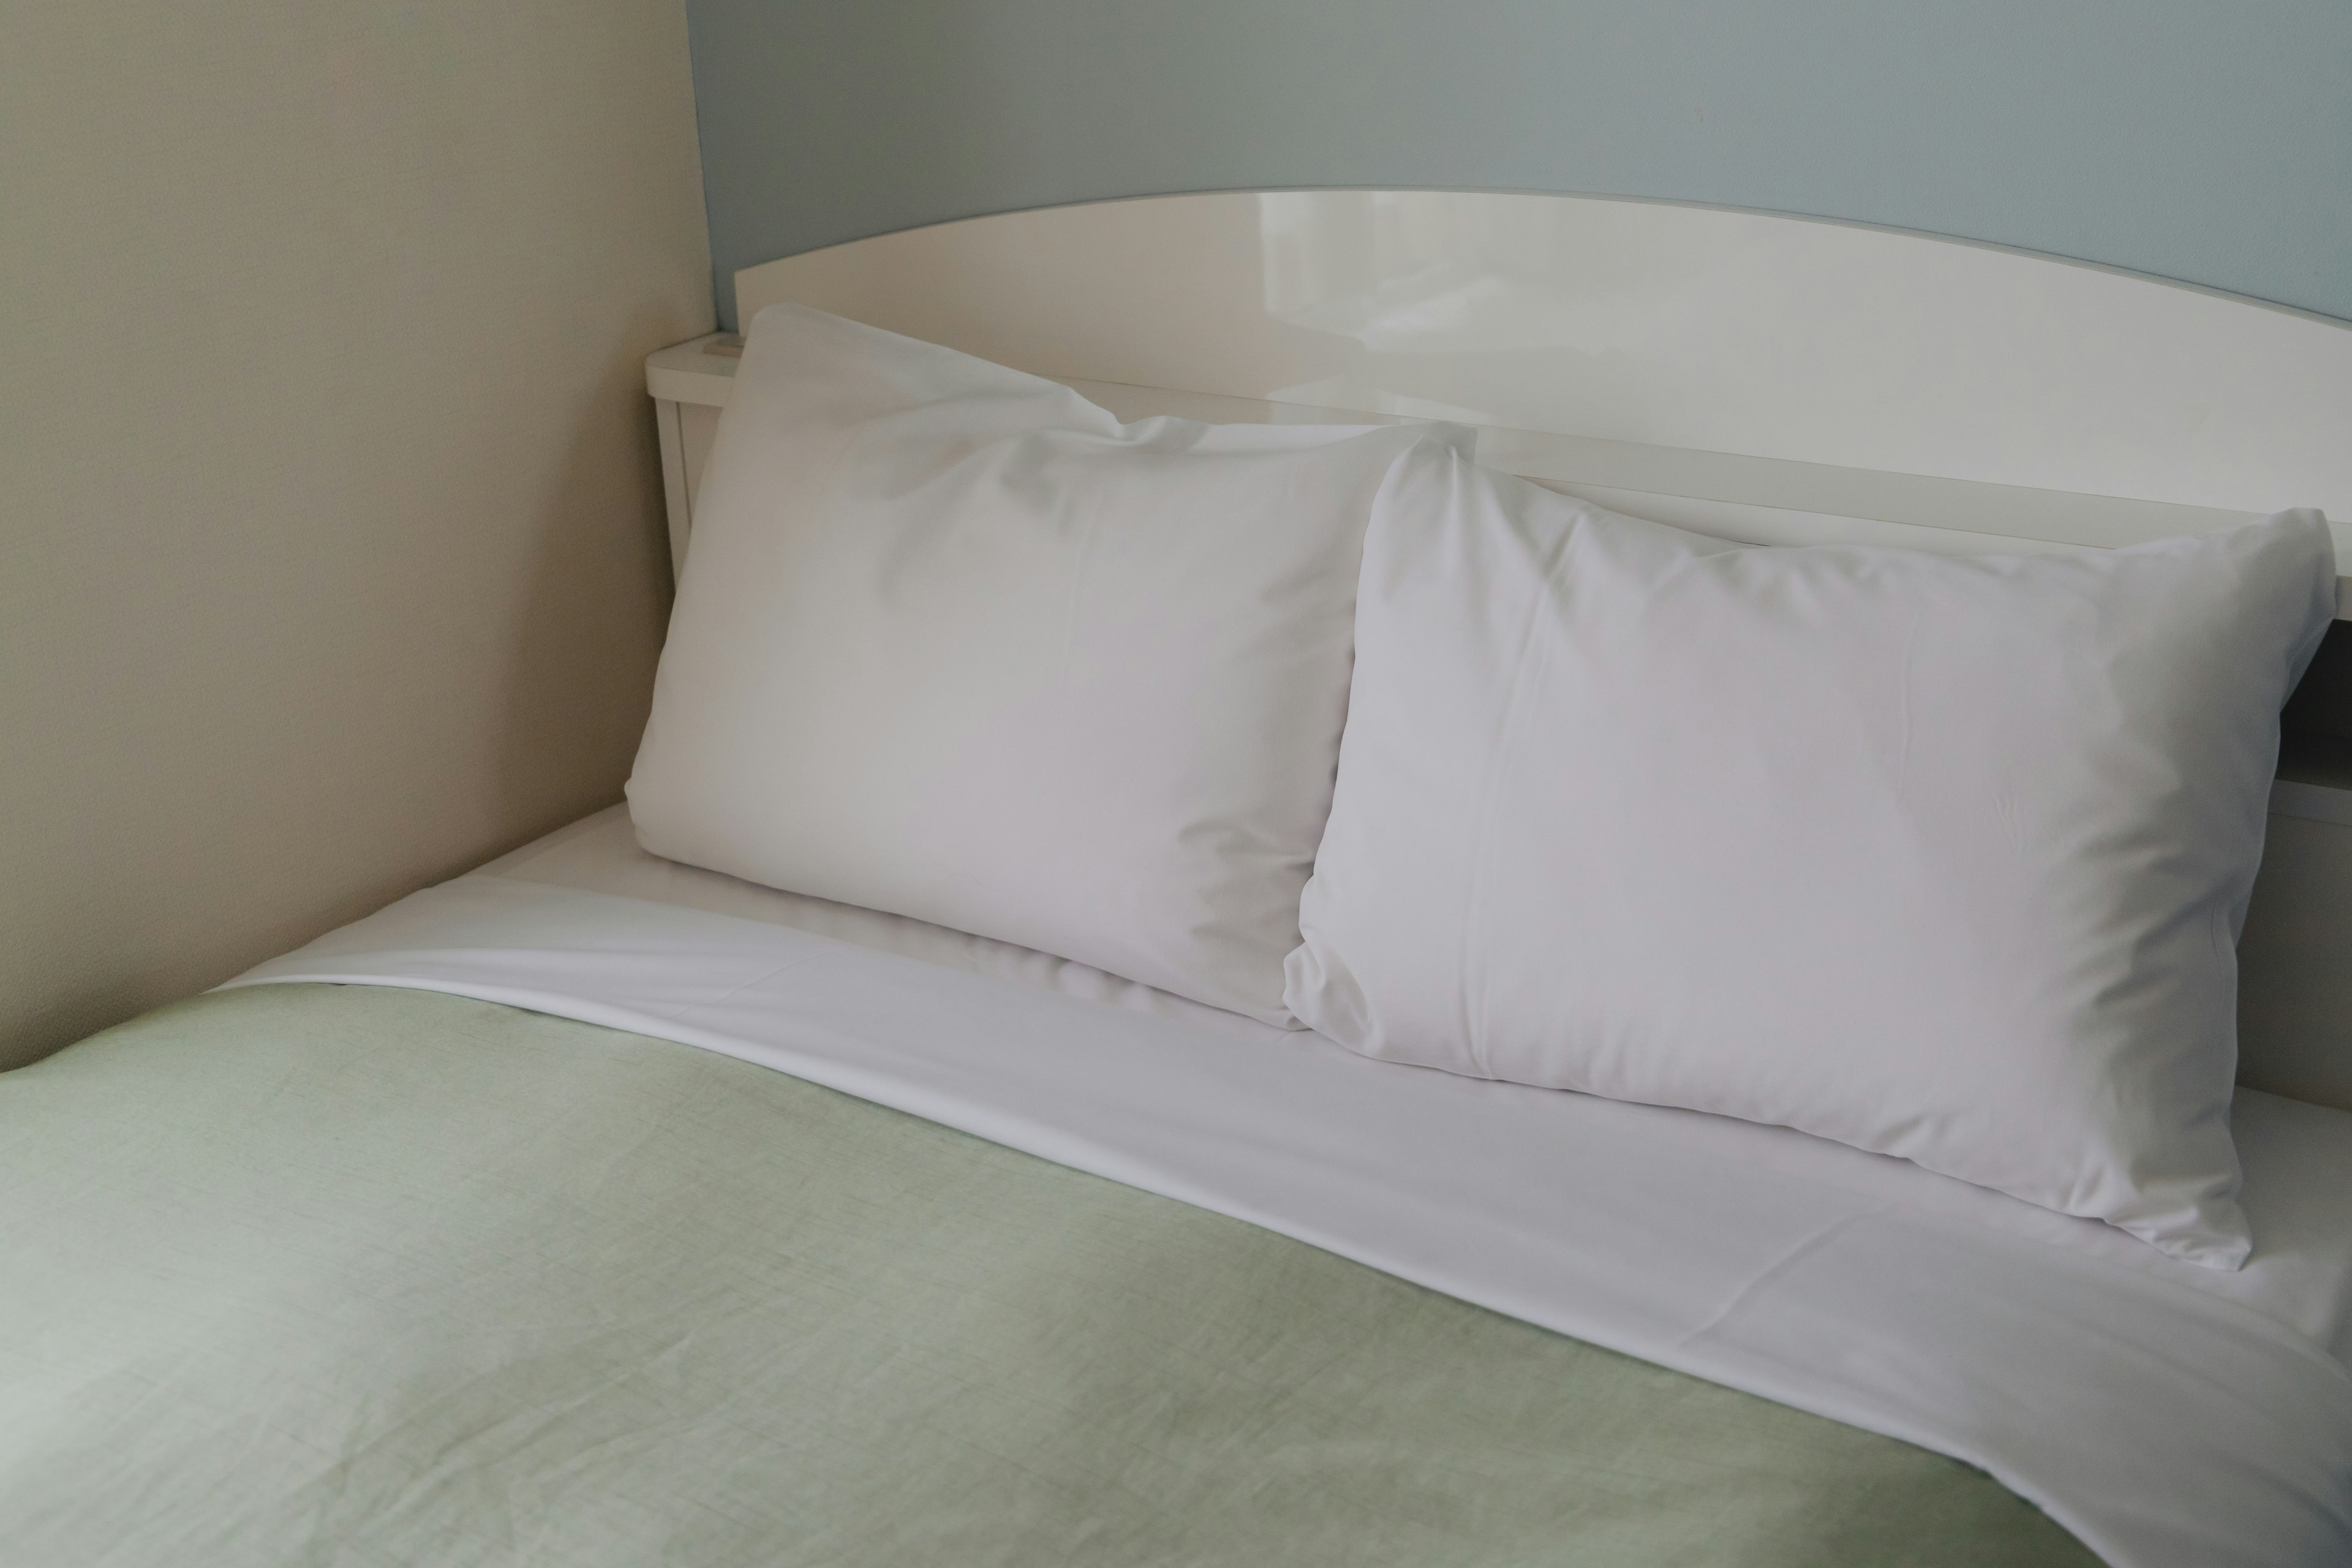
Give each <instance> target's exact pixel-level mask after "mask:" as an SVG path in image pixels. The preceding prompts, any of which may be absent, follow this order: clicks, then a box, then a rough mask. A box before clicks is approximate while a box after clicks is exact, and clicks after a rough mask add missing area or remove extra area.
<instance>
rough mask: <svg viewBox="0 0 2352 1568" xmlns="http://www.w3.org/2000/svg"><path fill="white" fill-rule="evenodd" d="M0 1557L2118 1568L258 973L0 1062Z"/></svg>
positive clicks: (497, 1022)
mask: <svg viewBox="0 0 2352 1568" xmlns="http://www.w3.org/2000/svg"><path fill="white" fill-rule="evenodd" d="M0 1182H5V1187H0V1563H5V1564H8V1565H9V1568H16V1565H19V1564H23V1565H26V1568H36V1565H37V1568H70V1565H78V1564H100V1563H102V1564H107V1565H109V1568H118V1565H130V1564H147V1563H155V1564H165V1563H168V1564H173V1565H175V1568H179V1565H186V1568H197V1565H212V1564H244V1563H270V1564H291V1563H352V1564H362V1563H364V1564H394V1563H416V1564H433V1565H436V1568H446V1565H457V1564H467V1563H548V1564H563V1565H566V1568H603V1565H607V1564H610V1565H615V1568H617V1565H621V1564H629V1565H633V1568H635V1565H646V1564H655V1563H668V1564H691V1565H695V1568H703V1565H717V1564H728V1565H735V1564H762V1565H765V1564H815V1563H825V1564H836V1563H837V1564H857V1565H860V1568H865V1565H881V1564H955V1565H956V1568H973V1565H979V1564H988V1563H1004V1564H1019V1565H1022V1568H1044V1565H1049V1564H1065V1563H1066V1564H1086V1565H1089V1568H1091V1565H1097V1564H1099V1565H1105V1568H1108V1565H1118V1564H1137V1563H1167V1564H1177V1563H1183V1564H1193V1563H1220V1564H1222V1563H1231V1564H1250V1565H1254V1568H1255V1565H1261V1564H1264V1565H1286V1564H1321V1563H1335V1564H1337V1563H1344V1564H1349V1565H1350V1568H1353V1565H1359V1564H1363V1565H1369V1564H1381V1563H1400V1564H1413V1565H1416V1568H1422V1565H1434V1564H1445V1563H1478V1564H1499V1563H1528V1564H1533V1563H1560V1564H1578V1565H1598V1564H1617V1563H1623V1564H1641V1565H1643V1568H1661V1565H1665V1564H1682V1563H1707V1564H1715V1563H1740V1564H1790V1565H1792V1568H1793V1565H1800V1564H1801V1565H1803V1568H1834V1565H1837V1564H1871V1565H1873V1568H1885V1565H1893V1564H1903V1563H1937V1564H1969V1565H1972V1568H2000V1565H2007V1564H2022V1563H2088V1562H2091V1561H2093V1559H2092V1558H2091V1555H2090V1553H2089V1552H2087V1551H2086V1550H2085V1549H2084V1548H2083V1547H2082V1546H2081V1545H2079V1544H2078V1543H2076V1542H2074V1540H2073V1538H2072V1537H2070V1536H2068V1535H2067V1534H2066V1533H2065V1532H2064V1531H2063V1530H2061V1529H2060V1528H2059V1527H2058V1526H2057V1525H2056V1524H2054V1523H2053V1522H2052V1521H2050V1520H2048V1519H2047V1518H2046V1517H2044V1516H2043V1515H2042V1514H2041V1513H2039V1512H2037V1511H2036V1510H2033V1509H2032V1508H2031V1507H2030V1506H2028V1505H2027V1504H2025V1503H2023V1502H2021V1501H2020V1500H2017V1499H2016V1498H2015V1497H2013V1496H2011V1494H2010V1493H2009V1492H2007V1491H2006V1490H2004V1489H2002V1488H2001V1487H2000V1486H1999V1485H1998V1484H1997V1483H1995V1482H1993V1481H1992V1480H1990V1479H1988V1478H1986V1477H1985V1476H1983V1475H1981V1474H1979V1472H1977V1471H1975V1470H1972V1469H1970V1468H1967V1467H1965V1466H1963V1465H1960V1464H1958V1463H1956V1462H1954V1461H1952V1460H1949V1459H1945V1458H1938V1457H1937V1456H1935V1455H1933V1454H1929V1453H1927V1452H1925V1451H1924V1450H1921V1449H1918V1448H1915V1447H1909V1446H1907V1445H1906V1444H1903V1443H1899V1442H1895V1441H1893V1440H1891V1439H1888V1438H1885V1437H1879V1436H1872V1435H1870V1434H1867V1433H1864V1432H1861V1431H1858V1430H1856V1429H1854V1428H1852V1427H1847V1426H1839V1425H1837V1424H1836V1423H1834V1422H1830V1421H1825V1420H1822V1419H1820V1418H1818V1417H1815V1416H1811V1415H1803V1414H1801V1413H1799V1412H1797V1411H1794V1410H1791V1409H1788V1408H1785V1407H1783V1406H1780V1405H1772V1404H1769V1403H1767V1402H1765V1401H1763V1400H1759V1399H1756V1398H1752V1397H1749V1396H1748V1395H1746V1394H1738V1393H1734V1392H1732V1391H1730V1390H1728V1389H1725V1388H1721V1387H1717V1386H1716V1385H1714V1384H1707V1383H1704V1382H1700V1381H1698V1380H1696V1379H1694V1378H1691V1377H1687V1376H1684V1375H1682V1374H1680V1373H1672V1372H1667V1371H1664V1370H1663V1369H1660V1368H1658V1367H1654V1366H1651V1365H1648V1364H1646V1363H1642V1362H1637V1361H1633V1360H1629V1359H1627V1358H1625V1357H1622V1356H1619V1355H1615V1354H1612V1353H1611V1352H1606V1351H1601V1350H1598V1349H1595V1348H1593V1347H1591V1346H1590V1345H1586V1344H1582V1343H1580V1342H1576V1341H1573V1340H1569V1339H1565V1338H1562V1337H1560V1336H1559V1335H1557V1334H1553V1333H1549V1332H1547V1331H1543V1330H1540V1329H1536V1328H1531V1327H1528V1325H1526V1324H1522V1323H1519V1322H1516V1321H1511V1320H1509V1319H1507V1318H1502V1317H1498V1316H1496V1315H1495V1314H1493V1313H1491V1312H1487V1311H1485V1310H1480V1309H1478V1308H1475V1307H1471V1306H1467V1305H1465V1304H1463V1303H1461V1302H1459V1301H1455V1300H1450V1299H1448V1298H1446V1297H1444V1296H1440V1295H1437V1294H1435V1293H1433V1292H1432V1291H1429V1290H1425V1289H1421V1288H1420V1287H1418V1286H1414V1285H1410V1284H1406V1283H1403V1282H1402V1281H1400V1280H1397V1279H1391V1278H1389V1277H1387V1276H1385V1275H1382V1274H1380V1273H1378V1272H1376V1271H1374V1270H1371V1269H1369V1268H1362V1267H1360V1266H1359V1265H1357V1264H1354V1263H1349V1262H1347V1261H1344V1260H1342V1259H1340V1258H1335V1257H1333V1256H1331V1255H1329V1254H1327V1253H1323V1252H1319V1251H1318V1250H1316V1249H1315V1248H1313V1247H1307V1246H1305V1245H1303V1244H1301V1243H1298V1242H1295V1241H1290V1240H1286V1239H1285V1238H1283V1237H1277V1236H1275V1235H1272V1234H1270V1233H1268V1232H1265V1231H1262V1230H1259V1229H1256V1228H1255V1227H1254V1226H1249V1225H1245V1224H1243V1223H1241V1222H1239V1221H1236V1220H1232V1219H1227V1218H1224V1217H1223V1216H1220V1215H1213V1214H1210V1213H1207V1212H1205V1211H1202V1210H1200V1209H1195V1208H1192V1207H1188V1206H1187V1205H1182V1204H1180V1203H1176V1202H1173V1201H1171V1200H1169V1199H1165V1198H1160V1197H1156V1196H1152V1195H1150V1194H1145V1193H1142V1192H1139V1191H1136V1190H1133V1189H1131V1188H1128V1187H1123V1186H1119V1185H1118V1184H1114V1183H1110V1182H1107V1181H1103V1180H1101V1179H1099V1178H1097V1177H1094V1176H1089V1175H1085V1174H1081V1173H1077V1172H1074V1171H1070V1170H1066V1169H1064V1168H1062V1167H1060V1166H1056V1165H1053V1164H1049V1163H1045V1162H1044V1161H1041V1160H1037V1159H1034V1158H1032V1157H1030V1156H1028V1155H1025V1154H1021V1153H1017V1152H1013V1151H1011V1150H1007V1149H1003V1148H1000V1147H998V1146H996V1145H993V1144H991V1143H987V1142H981V1141H979V1140H977V1139H973V1138H970V1137H967V1136H964V1135H963V1134H961V1133H958V1132H953V1131H948V1130H946V1129H944V1128H941V1127H938V1126H935V1125H932V1124H931V1123H929V1122H925V1121H919V1120H916V1119H914V1118H910V1117H908V1116H904V1115H900V1114H898V1113H897V1112H894V1111H889V1110H881V1109H879V1108H877V1107H875V1106H872V1105H868V1104H866V1103H864V1102H862V1101H859V1100H851V1099H848V1098H846V1097H845V1096H842V1095H839V1094H836V1093H834V1092H832V1091H830V1090H827V1089H818V1088H815V1087H813V1086H811V1085H808V1084H804V1083H802V1082H799V1081H797V1080H795V1079H791V1078H787V1077H785V1076H783V1075H782V1074H781V1073H776V1072H772V1071H769V1070H766V1069H764V1068H758V1067H752V1066H749V1065H747V1064H744V1063H741V1062H737V1061H733V1060H730V1059H729V1058H724V1057H720V1056H716V1055H713V1054H710V1053H709V1052H704V1051H699V1050H696V1049H694V1048H692V1047H686V1046H680V1045H673V1044H670V1043H667V1042H664V1041H659V1040H653V1039H647V1038H645V1037H640V1036H635V1035H627V1034H621V1033H616V1032H614V1031H611V1030H605V1029H599V1028H596V1027H593V1026H589V1025H584V1024H577V1023H571V1022H566V1021H563V1020H561V1019H556V1018H551V1017H545V1016H539V1015H535V1014H530V1013H524V1012H520V1011H517V1010H514V1009H511V1008H507V1007H500V1006H497V1005H490V1004H487V1003H479V1002H470V1001H463V1000H459V999H457V998H453V997H447V996H439V995H433V994H424V993H419V992H408V991H394V990H375V989H368V988H361V987H349V988H346V987H336V986H315V985H300V986H266V987H260V988H257V989H252V990H245V991H237V992H231V993H226V994H215V995H209V996H204V997H199V998H197V999H196V1000H194V1001H192V1002H187V1003H184V1004H181V1005H177V1006H174V1007H169V1008H165V1009H164V1010H163V1011H162V1012H159V1013H155V1014H152V1015H151V1016H147V1017H145V1018H142V1019H140V1020H138V1021H136V1022H134V1023H131V1024H129V1025H126V1026H123V1027H121V1028H119V1029H115V1030H111V1031H110V1032H108V1033H107V1034H104V1035H100V1036H99V1037H96V1038H94V1039H92V1040H90V1041H88V1042H86V1043H85V1044H83V1045H80V1046H78V1047H74V1048H73V1049H71V1050H68V1051H66V1052H64V1053H63V1054H61V1055H59V1056H58V1057H56V1058H51V1059H50V1060H48V1061H47V1062H44V1063H41V1064H39V1065H38V1066H36V1067H32V1068H24V1069H21V1070H19V1071H17V1072H15V1073H10V1074H7V1075H5V1076H0Z"/></svg>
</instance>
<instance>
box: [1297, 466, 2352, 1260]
mask: <svg viewBox="0 0 2352 1568" xmlns="http://www.w3.org/2000/svg"><path fill="white" fill-rule="evenodd" d="M2334 599H2335V567H2334V561H2333V551H2332V548H2331V546H2330V543H2329V540H2328V535H2327V531H2326V525H2325V523H2324V522H2323V521H2321V520H2320V518H2319V517H2318V515H2317V514H2316V513H2314V512H2289V513H2284V514H2282V515H2280V516H2278V517H2275V518H2272V519H2269V520H2267V521H2263V522H2260V523H2256V524H2252V525H2251V526H2248V527H2244V528H2241V529H2238V530H2235V531H2231V532H2227V533H2222V534H2217V535H2214V536H2211V537H2207V538H2200V539H2182V540H2173V541H2168V542H2163V543H2158V544H2150V545H2143V546H2137V547H2134V548H2131V549H2127V550H2118V551H2116V552H2111V553H2100V554H2085V555H2080V556H2074V555H2034V556H2016V557H1985V556H1977V557H1946V556H1937V555H1929V554H1923V553H1915V552H1906V551H1892V550H1871V549H1850V548H1812V549H1759V548H1747V547H1741V546H1736V545H1728V544H1726V543H1724V542H1719V541H1717V540H1712V539H1706V538H1702V537H1699V536H1696V535H1693V534H1688V533H1685V532H1682V531H1679V530H1676V529H1671V528H1664V527H1659V526H1655V525H1653V524H1649V523H1643V522H1638V521H1633V520H1631V519H1628V518H1622V517H1617V516H1614V515H1612V514H1610V513H1607V512H1603V511H1600V510H1595V509H1592V508H1590V507H1587V506H1584V505H1582V504H1580V503H1579V502H1576V501H1573V500H1569V499H1567V498H1565V497H1562V496H1559V495H1555V494H1553V493H1551V492H1549V491H1547V490H1542V489H1537V488H1535V487H1534V486H1531V485H1528V484H1524V483H1522V482H1520V481H1518V480H1516V479H1509V478H1507V477H1504V476H1498V475H1493V474H1489V473H1486V472H1485V471H1484V470H1481V469H1479V468H1475V466H1474V465H1472V464H1470V463H1467V462H1464V461H1461V460H1459V459H1458V458H1454V457H1452V456H1450V455H1448V454H1444V453H1431V454H1427V455H1425V456H1424V455H1416V456H1415V457H1414V458H1412V459H1409V460H1408V461H1407V462H1406V463H1405V464H1403V465H1401V466H1400V468H1398V470H1397V472H1396V473H1395V474H1394V475H1393V476H1392V477H1391V481H1390V483H1389V485H1388V487H1387V488H1386V489H1384V490H1383V491H1382V493H1381V498H1380V500H1379V502H1378V504H1377V506H1376V508H1375V513H1374V518H1373V522H1372V527H1371V531H1370V535H1369V536H1368V539H1367V542H1366V544H1365V559H1364V568H1363V581H1362V585H1361V589H1360V595H1359V605H1358V611H1357V632H1356V639H1357V663H1356V674H1355V683H1354V690H1353V697H1352V700H1351V707H1350V709H1349V717H1348V725H1347V733H1346V738H1345V741H1344V742H1343V745H1342V748H1341V752H1340V765H1339V784H1338V791H1337V795H1336V798H1335V801H1334V804H1333V807H1332V814H1331V819H1330V823H1329V826H1328V831H1327V832H1326V833H1325V835H1324V838H1323V843H1322V847H1321V851H1320V853H1319V854H1318V858H1317V860H1316V865H1315V875H1314V879H1313V880H1312V881H1311V882H1309V883H1308V885H1307V890H1306V893H1305V896H1304V900H1303V907H1302V910H1301V919H1300V924H1301V926H1302V928H1303V931H1304V942H1303V943H1302V945H1301V946H1300V947H1299V949H1298V951H1297V952H1296V953H1294V954H1293V955H1292V956H1291V959H1290V966H1289V987H1288V991H1287V993H1286V995H1287V999H1288V1001H1289V1003H1290V1005H1291V1007H1292V1009H1293V1010H1294V1011H1295V1012H1296V1013H1297V1016H1299V1017H1300V1018H1302V1019H1304V1020H1305V1021H1306V1022H1307V1023H1308V1024H1309V1025H1311V1026H1314V1027H1316V1028H1318V1029H1320V1030H1322V1031H1323V1032H1324V1033H1326V1034H1328V1035H1330V1036H1331V1037H1334V1038H1336V1039H1338V1040H1339V1041H1341V1042H1342V1043H1344V1044H1346V1045H1349V1046H1351V1047H1355V1048H1356V1049H1358V1050H1360V1051H1363V1052H1366V1053H1368V1054H1370V1055H1372V1056H1376V1057H1382V1058H1388V1059H1391V1060H1395V1061H1403V1062H1415V1063H1420V1064H1423V1065H1425V1066H1429V1067H1437V1068H1446V1069H1448V1070H1451V1071H1454V1072H1459V1073H1467V1074H1474V1075H1476V1076H1479V1077H1485V1078H1496V1079H1510V1080H1514V1081H1517V1082H1522V1083H1532V1084H1542V1085H1549V1086H1553V1087H1557V1088H1561V1089H1580V1090H1584V1091H1586V1092H1590V1093H1593V1094H1600V1095H1606V1096H1610V1097H1612V1098H1616V1099H1621V1100H1643V1101H1648V1102H1652V1103H1656V1104H1663V1105H1676V1106H1685V1107H1690V1108H1695V1109H1697V1110H1709V1111H1717V1112H1721V1113H1723V1114H1726V1115H1730V1116H1737V1117H1742V1118H1745V1119H1747V1120H1749V1121H1766V1122H1777V1123H1781V1124H1785V1125H1788V1126H1791V1127H1797V1128H1801V1129H1803V1130H1804V1131H1809V1132H1814V1133H1818V1134H1820V1135H1822V1136H1823V1137H1827V1138H1833V1139H1836V1140H1838V1141H1840V1142H1845V1143H1851V1144H1854V1145H1856V1146H1859V1147H1861V1148H1864V1149H1870V1150H1875V1151H1877V1152H1883V1153H1887V1154H1895V1155H1900V1156H1903V1157H1904V1158H1906V1159H1909V1160H1913V1161H1916V1162H1917V1163H1919V1164H1921V1165H1924V1166H1927V1167H1928V1168H1929V1169H1931V1170H1936V1171H1940V1172H1943V1173H1946V1174H1948V1175H1953V1176H1958V1177H1961V1178H1964V1179H1966V1180H1968V1181H1971V1182H1976V1183H1979V1184H1983V1185H1986V1186H1990V1187H1995V1188H1999V1189H2000V1190H2001V1191H2003V1192H2006V1193H2010V1194H2014V1195H2015V1196H2018V1197H2021V1198H2024V1199H2027V1200H2029V1201H2031V1202H2033V1203H2036V1204H2040V1205H2044V1206H2046V1207H2049V1208H2053V1209H2057V1210H2061V1211H2063V1212H2065V1213H2068V1214H2074V1215H2094V1216H2096V1217H2098V1218H2101V1219H2105V1220H2107V1221H2109V1222H2111V1223H2113V1224H2115V1225H2117V1226H2121V1227H2123V1228H2124V1229H2126V1230H2127V1231H2129V1232H2131V1233H2132V1234H2134V1235H2136V1236H2138V1237H2143V1238H2145V1239H2146V1240H2147V1241H2150V1242H2152V1243H2154V1244H2155V1245H2156V1246H2158V1247H2161V1248H2163V1249H2164V1250H2165V1251H2167V1252H2169V1253H2172V1254H2175V1255H2177V1256H2179V1257H2182V1258H2192V1259H2195V1260H2197V1261H2199V1262H2201V1263H2206V1264H2210V1265H2212V1266H2215V1267H2219V1268H2235V1267H2236V1266H2237V1265H2238V1264H2239V1263H2240V1262H2242V1260H2243V1259H2244V1258H2245V1256H2246V1254H2247V1251H2248V1248H2249V1246H2250V1242H2249V1238H2248V1235H2247V1230H2246V1225H2245V1220H2244V1217H2243V1215H2242V1214H2241V1213H2240V1211H2239V1208H2238V1204H2237V1199H2236V1193H2237V1186H2238V1164H2237V1154H2236V1151H2235V1149H2234V1147H2233V1146H2232V1145H2231V1141H2230V1129H2229V1117H2230V1102H2231V1080H2232V1079H2233V1077H2234V1071H2235V1063H2236V1041H2235V1034H2234V1029H2235V1022H2234V1009H2235V1000H2236V956H2235V950H2234V943H2235V940H2236V935H2237V931H2238V927H2239V923H2240V921H2241V920H2242V916H2243V911H2244V908H2245V901H2246V896H2247V892H2248V889H2249V888H2250V886H2251V885H2252V880H2253V875H2254V869H2255V866H2256V862H2257V861H2258V860H2259V858H2260V857H2261V853H2262V844H2263V822H2264V814H2265V803H2266V799H2267V795H2268V791H2269V788H2270V783H2271V775H2272V772H2273V765H2274V763H2275V760H2276V752H2277V745H2278V727H2277V714H2278V710H2279V708H2280V705H2281V704H2282V703H2283V702H2284V700H2285V698H2286V695H2287V693H2288V691H2289V690H2290V689H2292V687H2293V686H2294V681H2295V679H2297V677H2298V676H2299V675H2300V673H2301V671H2302V669H2303V667H2304V665H2305V662H2306V661H2307V660H2308V659H2309V658H2310V657H2311V654H2312V651H2313V649H2314V647H2315V646H2316V644H2317V642H2318V639H2319V637H2320V635H2321V633H2322V632H2323V631H2325V630H2326V626H2327V624H2328V621H2329V617H2330V616H2331V615H2332V613H2333V608H2334Z"/></svg>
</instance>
